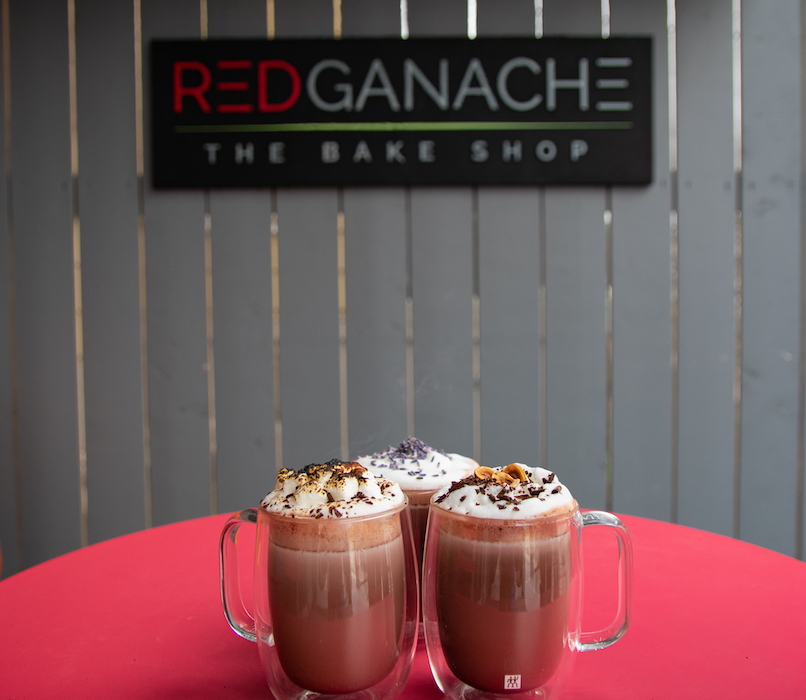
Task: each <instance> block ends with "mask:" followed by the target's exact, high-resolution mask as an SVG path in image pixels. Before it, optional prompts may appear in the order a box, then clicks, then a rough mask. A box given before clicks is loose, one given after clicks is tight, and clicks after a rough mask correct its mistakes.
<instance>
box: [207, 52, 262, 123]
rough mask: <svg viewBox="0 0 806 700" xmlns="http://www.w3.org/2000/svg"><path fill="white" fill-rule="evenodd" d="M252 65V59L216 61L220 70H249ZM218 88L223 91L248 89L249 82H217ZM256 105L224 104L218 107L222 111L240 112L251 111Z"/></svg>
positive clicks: (217, 109)
mask: <svg viewBox="0 0 806 700" xmlns="http://www.w3.org/2000/svg"><path fill="white" fill-rule="evenodd" d="M251 67H252V61H219V62H218V63H216V68H218V69H219V70H248V69H249V68H251ZM216 89H217V90H221V91H228V90H248V89H249V83H247V82H246V81H237V82H227V83H216ZM253 109H254V107H253V106H252V105H250V104H245V103H241V104H223V105H218V107H216V111H217V112H222V113H229V114H232V113H240V114H243V113H245V112H251V111H252V110H253Z"/></svg>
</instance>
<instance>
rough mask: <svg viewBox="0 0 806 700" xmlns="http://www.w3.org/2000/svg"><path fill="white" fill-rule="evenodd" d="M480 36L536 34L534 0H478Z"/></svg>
mask: <svg viewBox="0 0 806 700" xmlns="http://www.w3.org/2000/svg"><path fill="white" fill-rule="evenodd" d="M477 8H478V9H477V17H478V32H479V34H478V35H479V36H534V35H535V3H534V0H477Z"/></svg>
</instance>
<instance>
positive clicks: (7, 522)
mask: <svg viewBox="0 0 806 700" xmlns="http://www.w3.org/2000/svg"><path fill="white" fill-rule="evenodd" d="M7 29H8V27H7V26H5V25H4V18H3V16H2V14H1V13H0V47H1V48H0V114H2V115H3V116H4V117H5V113H6V112H5V110H6V101H5V87H6V81H5V68H6V67H7V66H6V65H5V61H4V60H3V58H4V56H5V51H7V46H4V45H3V43H4V42H3V37H4V30H7ZM10 155H11V154H10V153H7V152H6V129H5V118H3V121H2V123H0V163H2V166H0V167H2V171H0V270H2V271H3V272H2V274H0V280H3V281H2V282H0V548H2V552H3V571H2V576H3V578H6V577H8V576H11V574H15V573H17V571H18V570H19V557H20V551H19V547H18V532H17V484H16V481H17V478H16V465H15V459H16V458H15V455H14V452H15V450H14V427H13V426H14V420H13V389H12V382H13V381H14V380H13V374H12V373H16V368H15V367H14V362H13V360H12V357H13V348H12V331H11V322H12V308H11V297H12V285H13V277H14V268H13V259H12V255H11V250H12V248H13V240H12V234H13V232H12V230H11V229H10V227H9V225H8V224H9V205H10V202H9V198H8V186H9V182H8V178H7V177H6V174H7V170H6V164H7V162H8V161H7V158H8V156H10Z"/></svg>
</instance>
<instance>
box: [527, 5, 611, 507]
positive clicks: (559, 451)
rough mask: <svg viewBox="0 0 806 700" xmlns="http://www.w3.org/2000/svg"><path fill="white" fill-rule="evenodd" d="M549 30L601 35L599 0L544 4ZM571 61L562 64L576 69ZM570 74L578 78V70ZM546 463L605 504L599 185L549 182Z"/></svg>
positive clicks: (578, 493) (581, 497)
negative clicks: (583, 185) (554, 183)
mask: <svg viewBox="0 0 806 700" xmlns="http://www.w3.org/2000/svg"><path fill="white" fill-rule="evenodd" d="M543 29H544V33H545V35H546V36H550V35H554V36H556V35H587V36H601V4H600V3H599V2H598V0H575V1H574V2H563V3H546V6H545V7H544V12H543ZM574 68H575V67H574V66H569V67H567V69H568V70H573V69H574ZM571 75H576V73H575V71H574V72H573V73H571ZM545 193H546V194H545V207H546V209H545V222H546V224H545V226H546V232H545V235H546V315H547V317H546V365H547V386H546V397H547V416H546V439H547V445H546V454H547V457H548V464H547V465H545V466H546V467H547V468H549V469H551V470H552V471H556V472H557V473H558V474H559V475H560V478H561V479H562V480H563V481H564V482H565V483H566V484H568V487H569V488H570V489H571V491H572V493H573V494H574V496H575V497H576V499H577V500H578V501H579V503H580V504H583V505H584V506H586V507H589V508H604V507H605V505H606V498H605V496H606V486H605V479H606V468H607V465H606V454H607V450H606V448H607V442H606V426H607V421H606V416H607V413H606V410H607V403H606V402H607V392H606V387H607V354H606V353H607V345H606V342H607V336H606V325H605V321H606V317H605V311H606V308H605V302H606V292H607V289H606V283H607V279H606V265H607V259H606V238H605V225H604V211H605V190H604V188H603V187H575V188H572V189H571V188H561V187H547V188H546V190H545Z"/></svg>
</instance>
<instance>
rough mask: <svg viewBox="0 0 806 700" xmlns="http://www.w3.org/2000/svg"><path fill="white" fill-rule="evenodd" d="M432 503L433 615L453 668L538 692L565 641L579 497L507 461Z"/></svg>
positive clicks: (499, 688) (502, 686) (472, 677)
mask: <svg viewBox="0 0 806 700" xmlns="http://www.w3.org/2000/svg"><path fill="white" fill-rule="evenodd" d="M431 502H432V504H433V506H432V507H433V508H434V509H435V514H437V515H438V517H437V518H435V522H434V525H433V527H437V528H438V533H437V534H438V537H437V538H436V543H437V553H436V559H435V561H436V567H435V571H434V573H435V582H434V586H435V598H436V610H435V617H436V620H437V622H438V628H439V640H440V645H441V648H442V652H443V654H444V658H445V661H446V663H447V665H448V667H449V668H450V670H451V672H452V673H453V674H454V675H455V676H456V677H457V678H458V679H459V680H460V681H462V682H463V683H466V684H467V685H469V686H472V687H474V688H477V689H479V690H483V691H487V692H492V693H506V692H509V691H512V692H516V691H517V692H522V691H527V690H534V689H536V688H539V687H541V686H542V685H543V684H544V683H546V682H547V681H549V680H550V679H551V678H552V676H553V675H554V674H555V673H556V672H557V670H558V668H559V666H560V663H561V661H562V658H563V651H564V649H565V648H566V646H567V645H568V644H569V624H570V623H569V617H570V615H569V610H570V609H571V603H572V601H571V598H570V596H571V595H572V593H571V591H572V590H573V588H572V586H571V585H570V584H571V575H572V573H571V566H572V565H571V541H570V537H571V528H570V522H569V518H570V517H571V516H572V515H573V514H574V513H576V511H577V504H576V501H575V500H574V498H573V497H572V496H571V494H570V493H569V491H568V489H567V488H566V487H565V486H564V485H563V484H561V483H560V482H559V480H558V479H557V477H556V475H555V474H553V473H551V472H548V471H546V470H545V469H540V468H530V467H527V466H525V465H523V464H510V465H508V466H506V467H503V468H501V469H491V468H489V467H479V468H478V469H476V470H475V472H474V474H472V475H471V476H469V477H466V478H464V479H462V480H460V481H458V482H455V483H454V484H452V485H450V486H448V487H445V488H443V489H442V490H440V491H439V492H437V493H436V494H435V495H434V497H433V499H432V501H431ZM433 534H434V533H432V535H433ZM432 535H429V537H431V536H432ZM429 542H430V540H429ZM428 558H429V561H434V560H432V554H431V553H429V554H428ZM429 652H430V649H429Z"/></svg>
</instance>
